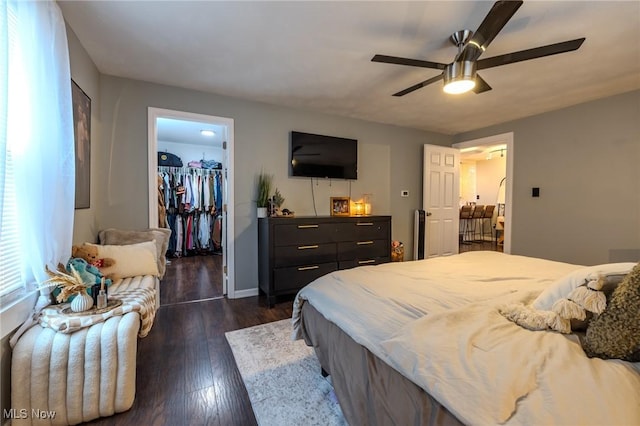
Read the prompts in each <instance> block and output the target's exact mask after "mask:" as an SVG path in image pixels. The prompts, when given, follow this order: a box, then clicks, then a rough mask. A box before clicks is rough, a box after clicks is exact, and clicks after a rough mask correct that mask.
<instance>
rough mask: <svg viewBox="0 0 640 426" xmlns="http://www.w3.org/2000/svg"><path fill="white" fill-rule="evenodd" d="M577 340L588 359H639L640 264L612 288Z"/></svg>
mask: <svg viewBox="0 0 640 426" xmlns="http://www.w3.org/2000/svg"><path fill="white" fill-rule="evenodd" d="M581 343H582V347H583V349H584V351H585V353H586V354H587V356H589V357H590V358H591V357H598V358H603V359H609V358H616V359H622V360H625V361H631V362H639V361H640V263H638V264H637V265H636V266H635V267H634V268H633V270H632V271H631V272H630V273H629V274H628V275H627V276H626V277H625V278H624V280H623V281H622V282H621V283H620V284H619V285H618V287H617V288H616V289H615V290H614V291H613V294H612V295H611V298H610V300H609V301H608V302H607V307H606V308H605V310H604V312H602V313H601V314H600V315H598V316H597V317H595V318H594V319H592V320H591V322H590V323H589V326H588V327H587V332H586V335H585V337H584V339H583V340H582V341H581Z"/></svg>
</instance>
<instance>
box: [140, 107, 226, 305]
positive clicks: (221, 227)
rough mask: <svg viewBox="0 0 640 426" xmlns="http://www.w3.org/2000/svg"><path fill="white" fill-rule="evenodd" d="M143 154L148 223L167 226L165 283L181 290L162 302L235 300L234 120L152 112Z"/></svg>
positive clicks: (166, 291) (169, 290) (167, 292)
mask: <svg viewBox="0 0 640 426" xmlns="http://www.w3.org/2000/svg"><path fill="white" fill-rule="evenodd" d="M148 152H149V157H148V158H149V164H148V175H149V226H150V227H158V226H160V227H169V228H171V229H172V239H171V242H170V245H169V251H168V252H167V258H168V260H169V261H170V262H171V263H172V265H168V268H167V276H165V280H167V282H169V281H171V282H172V283H181V286H182V287H180V286H175V285H171V286H167V287H165V288H163V289H162V290H161V292H160V293H161V303H162V304H174V303H188V302H194V301H198V300H207V299H215V298H221V297H225V296H226V297H229V298H234V293H235V291H234V290H235V286H234V266H233V265H234V256H233V252H234V250H233V238H228V236H233V235H234V233H233V229H234V228H233V190H232V188H233V168H232V166H233V119H230V118H225V117H216V116H209V115H203V114H195V113H190V112H183V111H174V110H167V109H160V108H153V107H150V108H149V109H148ZM170 273H171V274H174V275H175V276H169V274H170ZM191 275H193V277H192V276H191ZM190 285H191V286H192V287H194V288H186V287H188V286H190ZM185 286H186V287H185ZM196 286H197V288H196ZM183 287H184V288H183Z"/></svg>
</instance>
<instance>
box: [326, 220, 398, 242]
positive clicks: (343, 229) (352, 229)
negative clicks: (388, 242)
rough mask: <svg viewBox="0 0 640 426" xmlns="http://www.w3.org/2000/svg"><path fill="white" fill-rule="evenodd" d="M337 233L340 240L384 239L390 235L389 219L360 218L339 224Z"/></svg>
mask: <svg viewBox="0 0 640 426" xmlns="http://www.w3.org/2000/svg"><path fill="white" fill-rule="evenodd" d="M337 228H338V229H337V235H338V238H339V240H340V241H350V240H351V241H353V240H356V241H362V240H384V239H386V238H387V237H388V235H389V222H388V221H375V220H368V219H367V218H362V219H358V220H357V221H351V222H346V223H339V224H337Z"/></svg>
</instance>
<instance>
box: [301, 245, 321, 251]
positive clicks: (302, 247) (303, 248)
mask: <svg viewBox="0 0 640 426" xmlns="http://www.w3.org/2000/svg"><path fill="white" fill-rule="evenodd" d="M318 247H319V246H318V245H317V244H316V245H313V246H299V247H298V250H309V249H317V248H318Z"/></svg>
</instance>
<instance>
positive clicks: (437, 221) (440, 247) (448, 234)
mask: <svg viewBox="0 0 640 426" xmlns="http://www.w3.org/2000/svg"><path fill="white" fill-rule="evenodd" d="M423 167H424V170H423V183H422V208H423V210H425V212H426V215H427V217H426V224H425V228H426V229H425V250H424V253H425V254H424V257H425V259H428V258H430V257H437V256H448V255H451V254H456V253H458V230H459V226H460V224H459V218H460V210H459V208H460V207H459V205H458V203H459V200H458V199H459V192H460V183H459V182H460V151H459V150H458V149H456V148H447V147H443V146H437V145H425V146H424V166H423Z"/></svg>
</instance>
